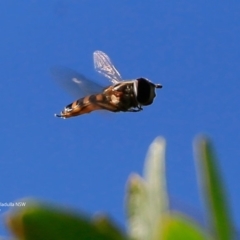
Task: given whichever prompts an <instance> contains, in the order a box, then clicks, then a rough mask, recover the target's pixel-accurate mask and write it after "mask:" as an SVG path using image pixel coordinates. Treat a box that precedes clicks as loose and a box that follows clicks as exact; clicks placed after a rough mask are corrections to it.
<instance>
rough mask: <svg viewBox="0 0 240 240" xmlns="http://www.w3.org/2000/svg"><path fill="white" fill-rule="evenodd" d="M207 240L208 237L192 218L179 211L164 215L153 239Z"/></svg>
mask: <svg viewBox="0 0 240 240" xmlns="http://www.w3.org/2000/svg"><path fill="white" fill-rule="evenodd" d="M159 239H161V240H207V239H209V240H210V238H209V237H208V236H207V235H206V234H205V233H204V231H203V229H201V228H200V227H199V226H198V225H197V224H196V223H195V222H194V221H193V220H192V219H190V218H188V217H186V216H185V215H183V214H180V213H174V214H171V215H168V216H165V218H164V220H163V221H162V222H161V228H160V231H158V234H157V235H156V236H155V238H154V240H159Z"/></svg>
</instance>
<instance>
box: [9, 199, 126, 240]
mask: <svg viewBox="0 0 240 240" xmlns="http://www.w3.org/2000/svg"><path fill="white" fill-rule="evenodd" d="M28 205H29V204H27V207H24V208H21V209H20V208H18V209H14V210H13V211H12V212H10V213H9V214H8V217H7V223H8V226H9V228H10V230H11V231H12V232H13V234H14V235H15V236H16V237H17V238H18V239H21V240H22V239H24V240H43V239H51V240H69V239H71V240H75V239H76V240H79V239H81V240H95V239H96V240H115V239H116V240H123V239H126V238H124V237H123V236H122V235H121V234H120V232H117V230H116V229H114V232H113V230H112V229H111V227H105V228H104V230H103V228H102V227H99V224H96V223H94V224H93V223H92V222H91V221H90V220H89V219H87V218H86V217H85V216H82V215H81V216H80V215H77V214H75V213H73V212H72V211H67V210H63V209H59V208H56V207H53V206H49V205H45V204H36V203H35V204H34V203H31V204H30V205H29V206H28ZM96 225H98V226H96ZM105 225H106V224H105ZM108 225H109V223H108Z"/></svg>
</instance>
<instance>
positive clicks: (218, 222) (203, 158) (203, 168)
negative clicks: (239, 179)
mask: <svg viewBox="0 0 240 240" xmlns="http://www.w3.org/2000/svg"><path fill="white" fill-rule="evenodd" d="M197 149H198V153H199V155H198V158H197V160H198V166H199V168H198V170H199V179H200V184H201V186H202V190H203V194H204V200H205V202H206V205H207V207H208V210H209V215H208V218H209V224H210V227H211V230H212V234H213V236H214V238H215V239H219V240H230V239H233V236H234V231H233V225H232V220H231V217H230V213H229V209H228V206H227V200H226V194H225V191H224V186H223V183H222V180H221V177H220V173H219V169H218V166H217V160H216V158H215V155H214V153H213V149H212V146H211V144H210V142H209V141H208V140H207V139H206V138H201V139H199V140H198V142H197Z"/></svg>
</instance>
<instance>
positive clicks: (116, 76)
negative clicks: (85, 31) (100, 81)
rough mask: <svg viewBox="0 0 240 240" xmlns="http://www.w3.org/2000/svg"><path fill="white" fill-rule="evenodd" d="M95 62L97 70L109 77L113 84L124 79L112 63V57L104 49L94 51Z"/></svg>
mask: <svg viewBox="0 0 240 240" xmlns="http://www.w3.org/2000/svg"><path fill="white" fill-rule="evenodd" d="M93 62H94V67H95V70H96V71H97V72H99V73H101V74H102V75H104V76H105V77H107V78H108V79H109V80H110V81H111V82H112V83H113V84H116V83H119V82H120V81H122V77H121V75H120V73H119V72H118V71H117V69H116V68H115V67H114V65H113V64H112V62H111V60H110V58H109V57H108V56H107V54H105V53H104V52H102V51H95V52H94V53H93Z"/></svg>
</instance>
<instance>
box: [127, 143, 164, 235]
mask: <svg viewBox="0 0 240 240" xmlns="http://www.w3.org/2000/svg"><path fill="white" fill-rule="evenodd" d="M164 154H165V141H164V139H162V138H157V139H156V140H155V141H154V142H153V143H152V144H151V146H150V148H149V151H148V155H147V159H146V163H145V168H144V178H145V179H144V180H143V179H142V178H141V177H139V176H138V175H136V174H135V175H132V176H131V177H130V180H129V183H128V191H127V210H128V221H129V235H130V236H131V238H132V239H137V240H146V239H152V237H153V234H154V231H155V229H156V226H157V224H158V223H159V219H161V216H162V215H163V214H165V212H166V211H167V210H168V198H167V193H166V181H165V162H164V161H165V159H164Z"/></svg>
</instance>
